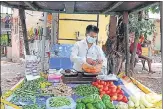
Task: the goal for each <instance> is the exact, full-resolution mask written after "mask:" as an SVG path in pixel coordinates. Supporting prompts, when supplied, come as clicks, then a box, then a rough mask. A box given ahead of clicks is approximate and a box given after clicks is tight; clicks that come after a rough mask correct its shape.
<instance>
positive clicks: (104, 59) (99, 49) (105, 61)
mask: <svg viewBox="0 0 163 109" xmlns="http://www.w3.org/2000/svg"><path fill="white" fill-rule="evenodd" d="M98 51H99V55H100V58H99V60H102V64H103V66H104V67H107V59H106V57H105V54H104V52H103V51H102V49H101V48H100V47H99V46H98Z"/></svg>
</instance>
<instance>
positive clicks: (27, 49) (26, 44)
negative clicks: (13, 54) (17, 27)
mask: <svg viewBox="0 0 163 109" xmlns="http://www.w3.org/2000/svg"><path fill="white" fill-rule="evenodd" d="M19 16H20V23H21V25H22V31H23V39H24V46H25V51H26V54H25V55H30V51H29V44H28V37H27V28H26V22H25V11H24V9H19Z"/></svg>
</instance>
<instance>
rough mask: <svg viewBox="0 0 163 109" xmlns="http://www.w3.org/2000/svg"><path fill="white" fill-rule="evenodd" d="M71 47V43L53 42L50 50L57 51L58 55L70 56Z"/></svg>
mask: <svg viewBox="0 0 163 109" xmlns="http://www.w3.org/2000/svg"><path fill="white" fill-rule="evenodd" d="M72 47H73V45H71V44H62V45H59V44H55V45H53V46H52V48H51V52H57V56H58V57H70V54H71V49H72Z"/></svg>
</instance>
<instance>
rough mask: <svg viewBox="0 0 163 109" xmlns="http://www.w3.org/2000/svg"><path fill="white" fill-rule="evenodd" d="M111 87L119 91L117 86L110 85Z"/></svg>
mask: <svg viewBox="0 0 163 109" xmlns="http://www.w3.org/2000/svg"><path fill="white" fill-rule="evenodd" d="M109 87H110V88H116V89H117V86H116V85H114V84H113V85H110V86H109Z"/></svg>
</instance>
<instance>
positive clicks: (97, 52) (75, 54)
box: [70, 39, 107, 71]
mask: <svg viewBox="0 0 163 109" xmlns="http://www.w3.org/2000/svg"><path fill="white" fill-rule="evenodd" d="M86 58H92V59H93V60H96V59H102V60H103V66H105V67H106V65H107V61H106V58H105V55H104V52H103V51H102V49H101V48H100V47H99V46H98V45H96V44H95V43H94V44H93V45H92V46H91V47H90V48H89V49H88V45H87V41H86V39H84V40H81V41H78V42H76V43H75V45H74V47H73V48H72V52H71V56H70V59H71V61H72V62H73V63H74V66H73V68H74V69H75V70H77V71H82V64H83V63H86Z"/></svg>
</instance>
